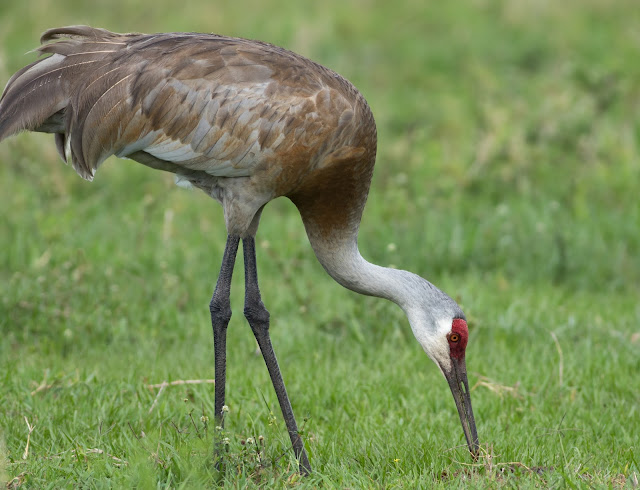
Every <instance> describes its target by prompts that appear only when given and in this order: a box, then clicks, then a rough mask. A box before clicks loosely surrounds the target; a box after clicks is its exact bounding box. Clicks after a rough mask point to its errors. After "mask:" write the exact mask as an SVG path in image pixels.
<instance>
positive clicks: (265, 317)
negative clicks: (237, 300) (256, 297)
mask: <svg viewBox="0 0 640 490" xmlns="http://www.w3.org/2000/svg"><path fill="white" fill-rule="evenodd" d="M244 316H245V317H246V318H247V320H248V321H249V325H251V327H252V328H253V327H254V325H266V326H267V328H269V311H268V310H267V308H266V307H265V306H264V304H263V303H262V301H259V302H257V303H251V304H245V305H244Z"/></svg>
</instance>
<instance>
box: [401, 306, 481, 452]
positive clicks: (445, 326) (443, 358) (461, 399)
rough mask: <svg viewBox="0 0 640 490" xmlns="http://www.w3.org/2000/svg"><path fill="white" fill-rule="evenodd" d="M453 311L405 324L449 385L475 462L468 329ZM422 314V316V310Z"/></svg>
mask: <svg viewBox="0 0 640 490" xmlns="http://www.w3.org/2000/svg"><path fill="white" fill-rule="evenodd" d="M451 302H453V300H451ZM455 306H456V307H457V305H455ZM456 310H457V311H455V312H453V313H448V314H446V315H445V316H444V317H440V318H438V319H436V318H434V317H433V315H432V314H427V315H419V318H416V317H415V316H414V317H413V318H412V316H413V315H410V316H409V320H410V323H411V327H412V329H413V333H414V335H415V336H416V339H417V340H418V342H419V343H420V345H422V348H423V349H424V351H425V352H426V353H427V355H428V356H429V357H430V358H431V359H432V360H433V361H434V362H435V363H436V364H437V365H438V367H439V368H440V370H441V371H442V374H444V377H445V378H446V380H447V382H448V383H449V388H451V393H452V394H453V398H454V400H455V402H456V408H457V409H458V414H459V415H460V422H462V429H463V430H464V435H465V438H466V439H467V445H468V446H469V451H470V452H471V455H472V456H473V458H474V460H475V459H476V458H477V457H478V448H479V443H478V432H477V430H476V422H475V419H474V417H473V409H472V408H471V396H470V393H469V382H468V381H467V366H466V362H465V350H466V348H467V341H468V340H469V329H468V328H467V322H466V320H465V318H464V315H463V314H462V311H460V310H459V308H456ZM422 311H423V313H424V310H422ZM441 313H442V311H441Z"/></svg>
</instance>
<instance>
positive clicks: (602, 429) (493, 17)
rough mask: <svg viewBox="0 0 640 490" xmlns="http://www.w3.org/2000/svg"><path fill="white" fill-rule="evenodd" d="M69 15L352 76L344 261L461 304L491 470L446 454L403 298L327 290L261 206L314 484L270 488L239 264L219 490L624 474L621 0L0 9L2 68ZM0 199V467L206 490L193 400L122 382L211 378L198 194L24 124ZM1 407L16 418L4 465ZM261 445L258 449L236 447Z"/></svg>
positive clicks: (627, 53)
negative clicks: (218, 37)
mask: <svg viewBox="0 0 640 490" xmlns="http://www.w3.org/2000/svg"><path fill="white" fill-rule="evenodd" d="M80 23H85V24H90V25H94V26H99V27H105V28H108V29H111V30H114V31H120V32H125V31H141V32H161V31H200V32H216V33H220V34H227V35H234V36H241V37H248V38H256V39H262V40H265V41H269V42H272V43H274V44H278V45H281V46H284V47H286V48H289V49H292V50H294V51H296V52H299V53H301V54H303V55H305V56H307V57H309V58H312V59H314V60H316V61H318V62H320V63H322V64H324V65H326V66H329V67H330V68H332V69H334V70H336V71H338V72H339V73H341V74H343V75H344V76H346V77H347V78H349V79H350V80H351V81H353V82H354V84H355V85H356V86H357V87H358V88H359V89H360V90H361V91H362V92H363V94H364V95H365V96H366V97H367V99H368V101H369V103H370V105H371V107H372V109H373V112H374V114H375V116H376V121H377V124H378V133H379V149H378V164H377V167H376V173H375V175H374V182H373V187H372V191H371V196H370V200H369V203H368V205H367V209H366V211H365V216H364V219H363V224H362V228H361V235H360V245H361V249H362V251H363V254H364V256H365V257H367V258H369V259H370V260H372V261H374V262H377V263H380V264H382V265H391V264H392V265H394V266H398V267H402V268H406V269H409V270H412V271H414V272H417V273H419V274H421V275H423V276H425V277H427V278H429V279H430V280H431V281H432V282H434V283H436V284H437V285H439V286H441V287H442V288H443V289H444V290H446V291H447V292H448V293H449V294H451V295H452V296H453V297H455V298H457V299H458V300H459V301H460V302H461V304H462V306H463V308H464V309H465V311H466V312H467V315H468V317H469V319H470V324H471V328H472V333H471V342H470V344H469V348H468V363H469V369H470V372H471V373H472V374H471V379H470V382H471V383H472V384H474V385H476V388H475V389H474V393H473V397H474V407H475V410H476V412H477V418H478V429H479V432H480V437H481V440H482V442H485V443H487V444H489V445H490V446H491V447H492V448H494V449H493V450H494V460H493V464H495V463H498V466H491V465H488V464H487V458H485V459H484V460H482V461H481V464H480V466H478V467H474V470H473V471H471V470H468V469H467V467H465V466H463V465H461V464H459V463H458V462H457V461H466V459H465V458H466V456H465V455H464V450H457V452H456V451H453V452H451V451H448V448H451V447H452V446H455V445H456V444H459V443H461V440H462V431H461V429H460V428H459V427H458V425H459V422H458V421H457V420H456V414H455V408H454V406H453V402H452V400H450V395H449V394H448V393H447V387H446V383H444V381H443V380H442V379H441V376H440V374H439V373H438V372H437V371H436V369H435V368H434V367H433V366H431V365H430V364H429V362H428V361H427V360H426V358H425V357H424V354H423V353H422V352H421V351H420V349H419V346H417V344H416V343H415V341H414V340H413V339H412V336H411V333H410V332H409V329H408V325H407V322H406V320H405V319H404V317H403V315H402V313H401V312H400V311H399V310H398V309H397V308H396V307H395V306H394V305H391V304H388V303H385V302H383V301H381V300H377V299H374V298H362V297H359V296H357V295H355V294H352V293H348V292H346V291H344V290H342V289H341V288H340V287H339V286H338V285H336V284H334V283H333V282H332V281H331V280H330V278H328V277H327V276H326V275H325V274H324V271H323V270H322V268H321V267H320V266H319V264H317V262H316V261H315V258H314V257H313V254H312V252H311V250H310V247H309V245H308V243H307V241H306V237H305V234H304V230H303V228H302V225H301V223H300V220H299V217H298V216H297V213H296V211H295V208H294V207H293V206H292V205H291V204H290V203H288V202H286V201H276V202H274V203H271V204H270V205H269V206H268V208H267V210H266V212H265V214H264V217H263V220H262V224H261V229H260V232H259V234H258V242H259V243H260V250H259V255H260V257H259V264H260V274H261V282H262V286H263V289H264V300H265V303H266V305H267V307H268V308H269V309H270V311H271V314H272V321H273V328H272V335H273V337H274V344H275V347H276V352H278V355H279V358H280V361H281V364H282V366H283V374H284V377H285V381H286V382H287V385H288V388H289V392H290V394H291V396H292V401H293V404H294V409H295V410H296V411H297V415H298V417H299V418H300V419H302V418H303V417H309V420H308V422H307V423H306V424H305V427H306V428H305V431H306V437H307V441H308V442H307V444H308V446H309V449H310V452H311V457H312V464H313V465H314V467H315V469H316V474H315V476H314V477H313V479H310V480H307V481H306V482H302V483H301V482H299V481H296V480H295V478H293V479H292V477H291V475H292V467H291V466H290V462H291V456H290V454H288V453H287V452H286V448H287V446H288V443H287V439H288V438H287V436H286V434H285V430H284V425H283V424H282V422H281V420H280V415H279V411H278V410H277V401H276V400H275V396H273V393H272V391H273V390H272V389H271V387H270V384H269V381H268V376H267V375H266V370H265V369H264V366H263V363H262V360H261V358H260V357H259V356H254V355H253V350H254V344H253V340H252V338H251V334H250V330H249V329H248V327H247V325H246V324H245V322H244V319H243V318H242V281H241V279H242V277H241V274H236V280H234V294H233V302H232V307H233V311H234V319H233V320H232V324H231V327H230V333H229V336H230V338H229V356H228V358H229V363H230V366H229V370H230V371H229V386H228V397H229V404H230V406H231V408H232V412H231V414H230V420H229V423H228V426H227V431H228V435H229V437H230V439H231V442H232V444H231V446H232V447H231V450H230V454H231V456H230V457H232V458H235V459H233V461H234V462H235V463H237V464H236V467H237V471H235V470H234V469H233V468H232V469H230V470H229V471H228V472H227V474H226V476H225V478H227V480H225V481H227V482H228V483H230V484H236V485H238V486H242V485H245V484H259V485H261V484H262V485H266V484H270V483H273V484H277V485H278V486H285V485H289V484H291V485H297V484H303V485H306V484H308V485H310V486H314V485H316V486H317V485H319V484H322V482H324V483H325V484H327V485H328V486H345V487H346V486H352V487H361V486H367V487H371V486H373V487H376V486H380V487H387V486H394V485H398V486H406V487H410V486H416V485H423V486H424V485H434V484H436V483H443V484H446V485H453V484H456V485H460V486H464V485H468V484H469V480H470V479H471V480H472V481H473V483H474V485H476V486H496V485H507V486H509V485H519V486H521V485H528V484H531V485H536V484H537V485H541V484H545V485H547V484H548V485H560V484H566V485H569V486H573V485H588V484H592V485H595V486H602V485H605V486H608V485H617V484H620V483H621V482H622V483H624V481H627V480H629V479H632V478H633V474H634V473H640V471H639V468H638V460H639V459H640V456H639V450H638V442H637V441H638V435H640V422H639V419H640V417H638V408H637V407H638V406H640V394H639V391H638V388H637V387H638V378H637V373H638V369H639V368H640V357H639V356H638V348H639V347H640V338H639V337H640V328H639V327H638V325H639V323H640V322H639V320H640V306H639V304H638V297H639V296H638V295H639V293H640V233H639V229H638V228H639V223H640V199H638V187H639V184H640V159H639V153H640V151H639V149H640V146H639V145H640V130H639V127H638V120H639V116H640V88H639V87H640V84H638V80H640V63H638V60H639V59H640V56H639V55H640V34H639V32H640V31H639V30H638V25H640V9H638V8H637V5H636V2H635V0H618V1H616V2H610V1H606V0H583V1H579V0H569V1H566V2H561V3H560V2H550V1H546V0H545V1H534V0H513V1H493V0H473V1H467V2H464V1H453V2H446V3H444V2H432V1H428V2H425V1H417V0H416V1H413V0H408V1H403V2H386V3H382V2H372V1H364V0H362V1H351V2H345V1H334V0H327V1H325V2H293V1H284V0H274V1H269V2H266V1H264V0H263V1H256V0H247V1H244V0H243V1H238V2H233V3H227V2H211V1H197V0H196V1H189V2H181V3H178V2H170V1H166V0H163V1H156V2H148V1H140V2H135V3H133V2H124V1H121V0H120V1H109V2H106V1H96V2H91V3H90V2H78V1H65V0H62V1H60V0H58V1H56V2H53V1H50V0H35V1H29V2H15V1H5V2H3V3H2V5H0V80H7V79H8V77H9V76H10V75H11V74H12V73H13V72H14V71H16V70H17V69H19V68H20V67H21V66H23V65H24V64H26V63H28V62H30V61H31V60H32V59H33V55H31V54H27V55H25V53H26V52H27V51H28V50H30V49H32V48H34V47H36V46H37V40H38V37H39V35H40V34H41V33H42V31H44V30H45V29H47V28H49V27H53V26H60V25H69V24H80ZM0 207H1V209H2V213H0V250H2V254H0V288H1V289H0V292H1V294H0V297H1V298H2V299H1V300H0V328H1V332H2V338H3V340H2V343H1V344H0V373H4V374H0V377H1V378H0V379H2V381H1V382H0V399H1V404H2V406H3V407H4V412H5V414H6V417H5V419H4V421H1V422H0V424H1V425H0V480H2V479H3V478H4V479H7V480H11V479H12V478H14V477H19V475H22V476H21V477H20V479H21V480H20V481H25V482H27V483H30V484H31V486H34V487H42V486H44V484H45V483H49V484H51V485H53V486H64V483H63V482H66V481H69V482H72V483H71V484H70V485H74V484H75V485H81V486H96V487H100V486H110V485H113V486H119V485H128V486H130V485H132V484H138V485H141V486H163V485H166V486H171V487H178V486H181V485H186V486H199V485H202V484H205V483H207V482H209V484H210V481H211V478H213V477H214V476H215V475H214V474H215V472H214V471H213V470H210V469H207V468H206V466H204V465H203V464H202V463H203V461H205V459H206V455H207V453H208V451H209V449H210V442H211V439H210V436H208V437H204V438H203V439H202V441H201V440H200V439H199V437H198V435H200V434H199V433H196V431H195V430H191V429H192V428H193V427H192V426H191V421H190V414H191V413H192V412H193V414H197V417H195V419H196V421H197V422H198V423H199V424H200V423H201V422H199V417H200V416H201V415H204V416H206V414H210V413H211V411H212V409H213V393H212V391H213V390H212V389H211V387H194V388H192V389H190V390H184V389H182V388H171V389H167V390H166V391H165V392H164V393H163V395H162V397H160V398H159V399H158V403H157V405H156V406H155V407H154V409H153V410H152V411H151V413H149V408H150V406H151V405H152V404H153V401H154V399H155V396H156V394H157V393H156V392H150V391H149V390H147V389H146V388H145V383H147V382H149V383H156V382H161V381H163V380H171V379H188V378H209V377H212V375H213V353H212V348H211V347H212V342H211V333H210V327H209V326H208V325H209V318H208V309H207V304H208V301H209V297H210V294H211V291H212V288H213V284H214V282H215V279H216V273H217V270H218V267H219V262H220V258H221V253H222V248H223V245H224V235H225V233H224V225H223V220H222V213H221V210H220V208H219V206H218V205H217V204H216V203H214V202H213V201H211V200H210V199H208V198H207V197H206V196H204V195H203V194H201V193H197V192H186V191H184V190H181V189H178V188H176V187H175V186H174V185H173V178H172V176H170V175H164V174H162V173H160V172H155V171H152V170H150V169H146V168H144V167H142V166H140V165H137V164H134V163H132V162H128V161H118V160H116V159H111V160H110V161H108V162H106V163H105V165H104V166H103V167H102V168H101V169H100V171H99V173H98V175H97V178H96V181H95V182H94V183H92V184H88V183H86V182H84V181H82V180H81V179H80V178H78V177H77V176H76V175H75V174H74V172H73V171H72V169H70V168H66V167H65V166H64V165H63V164H61V163H60V161H59V159H58V157H57V153H56V151H55V147H54V144H53V139H52V138H51V137H50V136H45V135H27V134H25V135H20V136H19V137H16V138H13V139H11V140H9V141H6V142H3V143H2V144H1V145H0ZM238 279H239V280H238ZM40 384H43V386H45V387H46V389H42V390H41V391H39V392H35V391H36V389H37V387H38V386H39V385H40ZM32 392H34V393H33V394H32ZM183 400H186V402H185V401H183ZM265 401H266V404H265ZM268 407H270V408H268ZM271 410H273V412H274V413H275V414H276V417H275V421H274V419H273V418H272V417H271V415H270V413H271ZM194 416H195V415H194ZM24 417H27V418H28V420H30V422H31V423H35V425H36V429H35V430H34V433H33V434H32V438H31V440H30V453H29V455H28V457H27V458H26V459H25V460H23V459H22V455H23V452H24V450H25V444H26V434H27V429H26V425H25V423H24ZM172 424H174V425H172ZM174 426H175V427H180V428H183V427H184V428H185V431H184V432H180V431H178V430H177V429H174ZM108 427H111V429H109V431H107V430H106V429H105V428H108ZM187 428H188V430H190V432H189V433H188V430H187ZM140 430H143V431H144V432H145V433H146V434H147V437H148V439H147V441H146V442H143V441H142V440H139V439H136V438H135V437H134V436H133V433H134V432H136V434H139V431H140ZM200 431H204V428H203V427H202V426H201V427H200ZM258 434H260V435H263V434H264V437H265V441H266V447H265V449H264V451H263V453H264V454H263V456H262V458H263V460H262V463H260V462H258V461H257V460H256V458H255V457H254V456H255V455H254V452H252V451H247V449H246V445H242V444H240V441H241V439H243V438H246V437H248V436H249V435H253V436H256V437H257V435H258ZM2 441H4V442H2ZM3 446H4V449H2V447H3ZM95 448H99V449H101V450H103V451H104V453H102V455H100V454H97V453H90V452H87V451H88V450H89V449H95ZM72 451H75V452H72ZM80 453H84V454H85V457H84V458H78V457H77V456H76V454H80ZM105 453H109V454H111V455H115V456H117V457H119V458H121V459H123V460H126V461H127V464H126V465H124V466H122V467H118V466H116V465H115V464H114V461H115V460H113V459H110V458H109V457H108V456H106V455H105ZM283 453H284V455H283ZM2 454H4V455H5V456H4V457H2ZM265 460H266V461H267V462H269V464H265V463H264V461H265ZM159 461H160V462H159ZM507 462H520V463H522V464H523V465H525V466H526V467H529V468H534V467H535V468H544V469H545V471H542V470H540V474H538V472H534V471H527V470H526V469H524V468H523V467H521V466H517V465H515V466H514V465H511V466H509V465H505V466H499V464H500V463H507ZM500 468H502V469H505V468H507V469H509V471H506V472H501V471H499V469H500ZM212 475H214V476H212ZM541 475H542V476H541ZM16 481H18V480H16ZM628 484H630V483H628Z"/></svg>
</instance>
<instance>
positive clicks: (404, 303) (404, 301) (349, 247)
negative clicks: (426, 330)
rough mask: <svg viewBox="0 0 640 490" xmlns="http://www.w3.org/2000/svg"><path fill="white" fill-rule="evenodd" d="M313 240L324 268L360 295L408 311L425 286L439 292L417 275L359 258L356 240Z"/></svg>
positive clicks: (316, 252)
mask: <svg viewBox="0 0 640 490" xmlns="http://www.w3.org/2000/svg"><path fill="white" fill-rule="evenodd" d="M310 241H311V246H312V247H313V250H314V252H315V254H316V257H317V258H318V260H319V261H320V263H321V264H322V266H323V267H324V268H325V270H326V271H327V273H328V274H329V275H330V276H331V277H332V278H333V279H335V281H337V282H338V283H339V284H341V285H342V286H344V287H345V288H347V289H351V290H352V291H355V292H357V293H360V294H365V295H367V296H376V297H378V298H384V299H388V300H390V301H393V302H394V303H396V304H397V305H398V306H400V307H401V308H402V309H403V310H404V311H405V312H407V311H408V310H410V309H411V307H412V306H415V304H416V303H417V302H418V301H419V295H420V291H424V290H425V286H427V287H426V289H431V288H433V289H436V288H435V286H433V285H432V284H431V283H429V282H428V281H427V280H426V279H423V278H422V277H420V276H418V275H416V274H413V273H411V272H408V271H404V270H398V269H391V268H388V267H381V266H379V265H375V264H372V263H371V262H368V261H366V260H365V259H364V258H363V257H362V255H360V251H359V250H358V244H357V241H356V238H355V237H349V238H346V239H339V238H334V239H331V240H317V239H316V240H314V239H313V237H310Z"/></svg>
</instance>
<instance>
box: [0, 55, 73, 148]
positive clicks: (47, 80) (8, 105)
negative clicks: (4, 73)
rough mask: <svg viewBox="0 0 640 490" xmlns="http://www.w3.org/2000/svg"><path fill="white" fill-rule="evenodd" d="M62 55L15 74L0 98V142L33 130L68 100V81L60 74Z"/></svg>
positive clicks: (33, 64) (54, 56)
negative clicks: (19, 133) (21, 132)
mask: <svg viewBox="0 0 640 490" xmlns="http://www.w3.org/2000/svg"><path fill="white" fill-rule="evenodd" d="M64 59H65V58H64V56H62V55H53V56H50V57H48V58H45V59H43V60H39V61H37V62H35V63H32V64H31V65H29V66H27V67H25V68H24V69H23V70H20V71H19V72H18V73H16V74H15V75H14V76H13V77H12V78H11V80H9V83H8V84H7V86H6V88H5V90H4V93H3V94H2V99H0V141H1V140H3V139H4V138H6V137H8V136H11V135H13V134H16V133H18V132H20V131H23V130H30V131H35V130H37V128H38V127H40V126H42V125H43V124H44V123H45V121H46V120H47V119H48V118H49V117H50V116H52V115H53V114H55V113H56V112H58V111H60V110H62V109H63V108H64V107H66V105H67V103H68V102H69V93H70V92H69V87H68V85H70V82H69V80H68V79H67V77H61V76H60V74H61V71H62V66H61V65H62V63H63V61H64Z"/></svg>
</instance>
